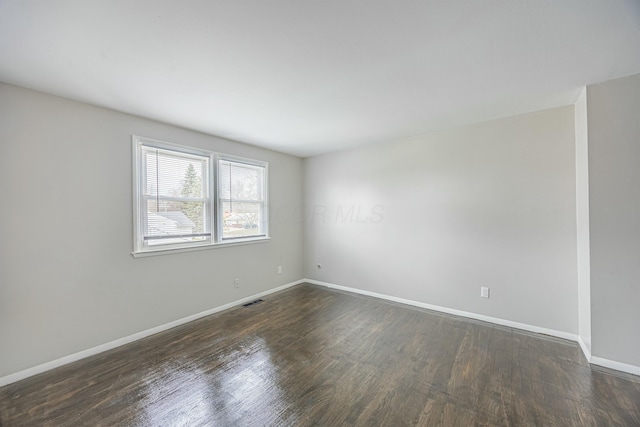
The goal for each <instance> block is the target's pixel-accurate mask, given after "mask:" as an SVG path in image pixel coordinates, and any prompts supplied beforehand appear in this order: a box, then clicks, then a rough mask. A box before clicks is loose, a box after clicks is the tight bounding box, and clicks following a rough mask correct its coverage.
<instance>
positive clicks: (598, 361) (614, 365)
mask: <svg viewBox="0 0 640 427" xmlns="http://www.w3.org/2000/svg"><path fill="white" fill-rule="evenodd" d="M304 282H307V283H311V284H314V285H320V286H326V287H328V288H332V289H339V290H342V291H347V292H353V293H356V294H361V295H367V296H370V297H374V298H381V299H385V300H388V301H394V302H399V303H401V304H408V305H413V306H416V307H421V308H426V309H429V310H434V311H439V312H442V313H447V314H454V315H456V316H463V317H468V318H470V319H476V320H482V321H484V322H489V323H495V324H497V325H502V326H509V327H511V328H516V329H522V330H524V331H529V332H535V333H539V334H545V335H551V336H554V337H558V338H564V339H567V340H570V341H575V342H577V343H578V344H579V345H580V348H581V349H582V352H583V353H584V356H585V358H586V359H587V362H589V363H591V364H594V365H599V366H604V367H605V368H610V369H615V370H616V371H621V372H626V373H629V374H634V375H640V367H638V366H634V365H628V364H626V363H620V362H616V361H614V360H609V359H603V358H600V357H595V356H592V355H591V351H590V349H589V346H587V345H586V343H585V342H584V341H583V340H582V338H581V337H580V336H579V335H577V334H571V333H568V332H563V331H557V330H554V329H547V328H542V327H540V326H533V325H528V324H526V323H519V322H512V321H511V320H505V319H500V318H498V317H490V316H485V315H482V314H476V313H470V312H468V311H462V310H455V309H453V308H448V307H441V306H439V305H433V304H426V303H423V302H419V301H413V300H408V299H404V298H397V297H394V296H391V295H385V294H379V293H377V292H369V291H364V290H362V289H357V288H350V287H348V286H341V285H336V284H334V283H327V282H322V281H320V280H312V279H305V280H304Z"/></svg>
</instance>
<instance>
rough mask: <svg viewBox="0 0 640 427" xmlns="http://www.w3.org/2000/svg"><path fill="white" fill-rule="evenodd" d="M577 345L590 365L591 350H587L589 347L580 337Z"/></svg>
mask: <svg viewBox="0 0 640 427" xmlns="http://www.w3.org/2000/svg"><path fill="white" fill-rule="evenodd" d="M578 344H580V348H581V349H582V352H583V353H584V357H585V358H586V359H587V362H589V363H591V350H590V349H589V346H588V345H587V344H586V343H585V342H584V340H583V339H582V337H581V336H580V335H578Z"/></svg>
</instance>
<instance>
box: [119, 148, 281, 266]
mask: <svg viewBox="0 0 640 427" xmlns="http://www.w3.org/2000/svg"><path fill="white" fill-rule="evenodd" d="M131 140H132V149H133V153H132V154H133V155H132V160H133V161H132V163H133V252H132V255H133V256H134V257H140V256H149V255H160V254H167V253H175V252H185V251H193V250H201V249H211V248H217V247H223V246H235V245H239V244H251V243H260V242H266V241H269V240H270V235H269V228H270V227H269V204H268V201H269V163H268V162H265V161H261V160H254V159H249V158H245V157H240V156H235V155H229V154H222V153H218V152H215V151H210V150H206V149H201V148H195V147H190V146H186V145H181V144H175V143H171V142H166V141H161V140H158V139H153V138H147V137H143V136H138V135H132V138H131ZM144 147H150V148H157V149H159V150H165V151H169V152H175V153H176V154H177V155H185V156H198V157H206V158H208V163H209V167H208V170H207V171H206V175H207V179H206V181H207V187H208V197H207V195H206V194H205V196H206V197H205V198H204V202H205V208H206V209H207V211H208V215H207V218H206V219H207V222H208V224H209V228H210V230H207V231H208V232H210V238H209V239H207V240H204V241H202V242H183V243H169V244H157V245H149V244H148V243H145V239H144V237H145V236H144V234H143V230H145V224H146V223H147V221H148V216H147V215H146V209H145V206H146V205H145V197H146V196H145V194H144V186H145V179H146V174H147V167H146V163H145V156H144V154H143V148H144ZM221 161H228V162H235V163H244V164H246V165H248V166H253V167H255V168H263V170H264V173H263V175H262V196H263V197H262V202H261V208H262V215H263V220H262V222H263V224H264V225H263V227H264V229H263V232H261V233H260V235H251V236H238V237H231V238H229V237H227V238H224V237H223V227H224V224H223V220H224V215H223V212H222V202H221V197H220V179H219V178H220V177H219V173H220V162H221ZM261 231H262V230H261Z"/></svg>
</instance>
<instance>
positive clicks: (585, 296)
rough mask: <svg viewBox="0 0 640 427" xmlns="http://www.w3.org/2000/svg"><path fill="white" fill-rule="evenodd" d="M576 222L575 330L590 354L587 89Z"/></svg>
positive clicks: (579, 118)
mask: <svg viewBox="0 0 640 427" xmlns="http://www.w3.org/2000/svg"><path fill="white" fill-rule="evenodd" d="M575 110H576V114H575V123H576V221H577V245H578V313H579V315H578V330H579V335H580V339H581V341H582V345H584V346H585V347H586V353H587V354H590V353H591V267H590V265H591V261H590V249H589V137H588V127H587V91H586V88H585V90H583V91H582V93H581V94H580V96H579V97H578V100H577V101H576V105H575Z"/></svg>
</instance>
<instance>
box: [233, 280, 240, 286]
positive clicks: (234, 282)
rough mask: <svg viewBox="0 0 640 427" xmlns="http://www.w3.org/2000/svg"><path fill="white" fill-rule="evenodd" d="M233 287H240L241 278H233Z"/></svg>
mask: <svg viewBox="0 0 640 427" xmlns="http://www.w3.org/2000/svg"><path fill="white" fill-rule="evenodd" d="M233 287H234V288H239V287H240V279H233Z"/></svg>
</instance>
